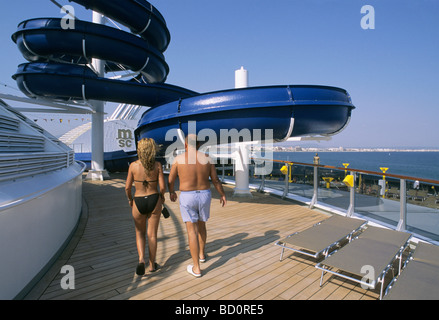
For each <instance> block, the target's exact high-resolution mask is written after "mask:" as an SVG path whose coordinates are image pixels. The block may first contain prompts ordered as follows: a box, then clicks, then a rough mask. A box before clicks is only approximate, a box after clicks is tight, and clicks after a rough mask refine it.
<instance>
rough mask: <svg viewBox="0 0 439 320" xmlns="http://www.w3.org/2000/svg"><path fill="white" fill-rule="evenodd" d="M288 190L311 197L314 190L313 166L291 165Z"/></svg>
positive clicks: (301, 195)
mask: <svg viewBox="0 0 439 320" xmlns="http://www.w3.org/2000/svg"><path fill="white" fill-rule="evenodd" d="M288 179H289V181H290V183H289V187H288V192H289V193H290V194H294V195H297V196H300V197H304V198H307V199H312V196H313V190H314V184H313V181H314V180H313V179H314V167H309V166H303V165H293V166H292V168H291V176H290V177H289V178H288Z"/></svg>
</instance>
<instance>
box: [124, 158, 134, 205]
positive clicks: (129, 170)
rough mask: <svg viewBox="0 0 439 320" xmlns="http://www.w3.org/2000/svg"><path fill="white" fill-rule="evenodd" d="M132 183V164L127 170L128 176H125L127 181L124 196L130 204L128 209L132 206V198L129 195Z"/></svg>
mask: <svg viewBox="0 0 439 320" xmlns="http://www.w3.org/2000/svg"><path fill="white" fill-rule="evenodd" d="M133 182H134V175H133V163H131V164H130V166H129V168H128V175H127V181H126V183H125V194H126V196H127V198H128V203H129V204H130V207H132V206H133V196H132V194H131V192H132V191H131V188H132V186H133Z"/></svg>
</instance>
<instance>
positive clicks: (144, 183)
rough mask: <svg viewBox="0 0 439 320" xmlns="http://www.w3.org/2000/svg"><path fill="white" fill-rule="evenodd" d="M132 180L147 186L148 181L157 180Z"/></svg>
mask: <svg viewBox="0 0 439 320" xmlns="http://www.w3.org/2000/svg"><path fill="white" fill-rule="evenodd" d="M134 181H135V182H142V184H143V186H144V187H146V188H147V187H148V185H149V183H150V182H157V181H158V180H150V181H147V180H143V181H142V180H134Z"/></svg>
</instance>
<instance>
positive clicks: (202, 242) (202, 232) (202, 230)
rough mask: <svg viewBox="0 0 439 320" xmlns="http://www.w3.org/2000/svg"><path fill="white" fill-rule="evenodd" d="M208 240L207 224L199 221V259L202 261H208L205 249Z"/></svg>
mask: <svg viewBox="0 0 439 320" xmlns="http://www.w3.org/2000/svg"><path fill="white" fill-rule="evenodd" d="M206 240H207V230H206V222H205V221H198V243H199V248H200V251H199V252H198V258H199V259H200V260H203V259H206V254H205V251H204V249H205V247H206Z"/></svg>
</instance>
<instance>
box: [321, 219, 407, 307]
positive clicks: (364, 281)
mask: <svg viewBox="0 0 439 320" xmlns="http://www.w3.org/2000/svg"><path fill="white" fill-rule="evenodd" d="M369 228H370V227H369ZM372 228H378V227H372ZM359 237H361V235H359V236H357V237H355V238H354V239H353V240H352V241H351V243H353V242H354V241H357V240H356V239H358V238H359ZM411 237H412V236H411V235H410V234H407V240H406V241H405V242H404V243H402V244H401V246H400V248H399V250H398V251H397V253H396V254H395V255H394V256H393V257H389V262H388V263H387V265H386V267H385V268H383V270H381V271H380V272H379V273H378V276H376V277H375V278H374V279H371V278H369V277H368V276H367V272H365V275H364V276H363V277H362V278H361V279H358V277H355V274H352V276H351V275H347V274H345V273H349V271H347V270H340V269H337V271H335V270H333V269H332V267H330V266H327V265H325V260H324V261H322V262H320V263H318V264H317V265H316V266H315V267H316V268H317V269H320V270H322V274H321V277H320V286H322V284H323V276H324V274H325V273H326V272H328V273H331V274H333V275H335V276H338V277H341V278H344V279H347V280H350V281H353V282H357V283H359V284H360V285H361V287H362V288H364V289H372V290H374V289H375V288H376V287H377V285H379V284H381V286H380V300H382V298H383V291H384V280H385V277H386V275H387V274H388V272H389V270H392V272H393V278H392V279H394V278H395V270H394V267H393V266H394V263H395V262H396V261H397V260H399V263H398V274H400V272H401V269H402V264H403V261H402V256H403V253H404V252H405V251H406V250H407V248H408V247H409V245H410V240H411ZM337 252H338V250H336V251H334V252H332V253H331V254H330V255H328V256H327V258H329V257H331V256H333V255H336V254H337ZM407 259H408V258H407ZM407 259H406V260H407ZM365 270H367V269H365ZM341 272H345V273H341Z"/></svg>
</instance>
